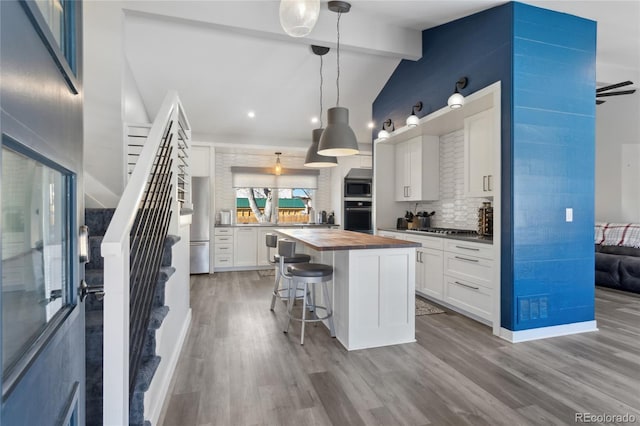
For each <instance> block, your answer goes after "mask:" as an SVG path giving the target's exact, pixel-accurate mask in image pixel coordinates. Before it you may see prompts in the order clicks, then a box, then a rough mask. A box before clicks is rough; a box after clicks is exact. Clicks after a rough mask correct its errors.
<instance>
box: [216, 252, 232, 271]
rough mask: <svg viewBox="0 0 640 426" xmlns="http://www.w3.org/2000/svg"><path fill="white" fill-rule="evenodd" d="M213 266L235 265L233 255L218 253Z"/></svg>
mask: <svg viewBox="0 0 640 426" xmlns="http://www.w3.org/2000/svg"><path fill="white" fill-rule="evenodd" d="M213 266H217V267H219V268H226V267H231V266H233V256H231V255H230V254H216V256H215V258H214V260H213Z"/></svg>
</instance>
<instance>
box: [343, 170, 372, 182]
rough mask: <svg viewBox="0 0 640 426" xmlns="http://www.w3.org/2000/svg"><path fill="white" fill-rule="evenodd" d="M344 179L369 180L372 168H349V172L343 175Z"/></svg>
mask: <svg viewBox="0 0 640 426" xmlns="http://www.w3.org/2000/svg"><path fill="white" fill-rule="evenodd" d="M344 178H345V179H353V180H371V179H373V170H372V169H351V170H349V173H347V175H346V176H345V177H344Z"/></svg>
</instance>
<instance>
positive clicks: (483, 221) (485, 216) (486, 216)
mask: <svg viewBox="0 0 640 426" xmlns="http://www.w3.org/2000/svg"><path fill="white" fill-rule="evenodd" d="M478 235H482V236H490V235H493V207H492V206H491V202H490V201H487V202H484V203H482V207H480V208H479V209H478Z"/></svg>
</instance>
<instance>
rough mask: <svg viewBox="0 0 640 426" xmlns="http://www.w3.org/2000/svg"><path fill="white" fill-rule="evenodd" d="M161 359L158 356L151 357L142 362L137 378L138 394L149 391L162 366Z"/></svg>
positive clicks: (136, 388) (136, 389)
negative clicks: (157, 371) (159, 367)
mask: <svg viewBox="0 0 640 426" xmlns="http://www.w3.org/2000/svg"><path fill="white" fill-rule="evenodd" d="M161 359H162V358H161V357H159V356H158V355H154V356H150V357H148V358H145V359H143V360H142V363H141V364H140V368H139V369H138V377H137V378H136V387H135V391H136V392H146V391H147V390H149V386H150V385H151V381H152V380H153V376H154V375H155V374H156V370H157V369H158V366H159V365H160V361H161Z"/></svg>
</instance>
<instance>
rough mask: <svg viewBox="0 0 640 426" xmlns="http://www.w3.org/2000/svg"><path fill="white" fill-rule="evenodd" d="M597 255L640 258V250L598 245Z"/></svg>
mask: <svg viewBox="0 0 640 426" xmlns="http://www.w3.org/2000/svg"><path fill="white" fill-rule="evenodd" d="M596 253H605V254H617V255H619V256H634V257H640V248H635V247H623V246H603V245H596Z"/></svg>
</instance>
